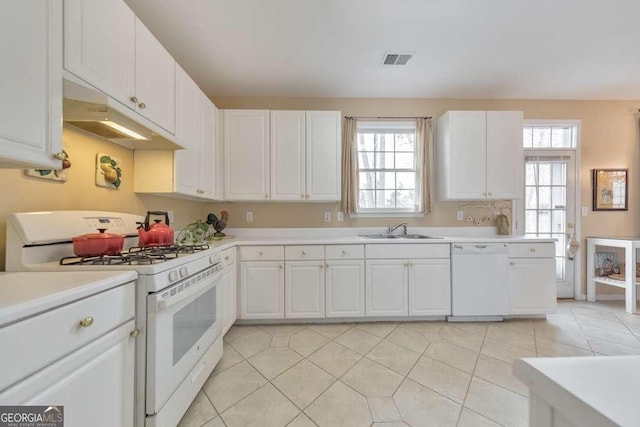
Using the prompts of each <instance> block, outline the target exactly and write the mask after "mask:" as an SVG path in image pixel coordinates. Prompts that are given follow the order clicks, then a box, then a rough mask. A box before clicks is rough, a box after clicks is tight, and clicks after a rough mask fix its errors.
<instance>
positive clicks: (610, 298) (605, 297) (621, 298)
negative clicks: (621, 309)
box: [596, 294, 640, 301]
mask: <svg viewBox="0 0 640 427" xmlns="http://www.w3.org/2000/svg"><path fill="white" fill-rule="evenodd" d="M624 300H625V296H624V294H620V295H618V294H603V295H596V301H624ZM636 301H640V295H636Z"/></svg>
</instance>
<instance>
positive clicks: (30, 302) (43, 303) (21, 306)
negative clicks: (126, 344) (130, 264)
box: [0, 271, 138, 327]
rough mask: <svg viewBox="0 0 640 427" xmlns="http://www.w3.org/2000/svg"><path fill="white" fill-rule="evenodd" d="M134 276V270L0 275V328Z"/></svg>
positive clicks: (128, 280)
mask: <svg viewBox="0 0 640 427" xmlns="http://www.w3.org/2000/svg"><path fill="white" fill-rule="evenodd" d="M137 277H138V275H137V273H136V272H135V271H73V272H47V273H44V272H42V273H41V272H0V327H2V326H4V325H6V324H9V323H13V322H15V321H17V320H20V319H23V318H26V317H30V316H33V315H35V314H38V313H42V312H44V311H47V310H50V309H52V308H55V307H58V306H61V305H64V304H68V303H70V302H73V301H76V300H79V299H82V298H85V297H88V296H91V295H94V294H97V293H99V292H103V291H106V290H108V289H111V288H114V287H116V286H119V285H122V284H125V283H128V282H131V281H134V280H136V279H137Z"/></svg>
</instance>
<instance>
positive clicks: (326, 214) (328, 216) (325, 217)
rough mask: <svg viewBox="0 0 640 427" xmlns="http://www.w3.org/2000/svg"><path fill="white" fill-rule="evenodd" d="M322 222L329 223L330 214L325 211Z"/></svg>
mask: <svg viewBox="0 0 640 427" xmlns="http://www.w3.org/2000/svg"><path fill="white" fill-rule="evenodd" d="M324 220H325V222H329V221H331V212H329V211H326V212H325V213H324Z"/></svg>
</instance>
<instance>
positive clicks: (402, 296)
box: [365, 259, 409, 316]
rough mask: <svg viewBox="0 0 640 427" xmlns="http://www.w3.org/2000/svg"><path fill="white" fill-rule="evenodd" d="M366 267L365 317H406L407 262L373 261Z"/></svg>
mask: <svg viewBox="0 0 640 427" xmlns="http://www.w3.org/2000/svg"><path fill="white" fill-rule="evenodd" d="M366 266H367V275H366V301H367V303H366V305H365V307H366V315H367V316H406V315H407V314H408V312H409V310H408V295H407V275H408V271H407V270H408V263H407V260H398V259H394V260H373V261H367V262H366Z"/></svg>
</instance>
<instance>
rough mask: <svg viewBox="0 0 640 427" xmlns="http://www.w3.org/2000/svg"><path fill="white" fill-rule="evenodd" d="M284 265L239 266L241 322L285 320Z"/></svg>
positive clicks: (263, 262) (278, 263) (254, 263)
mask: <svg viewBox="0 0 640 427" xmlns="http://www.w3.org/2000/svg"><path fill="white" fill-rule="evenodd" d="M241 253H242V251H241ZM283 264H284V262H283V261H243V262H241V263H240V318H241V319H284V269H283Z"/></svg>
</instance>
